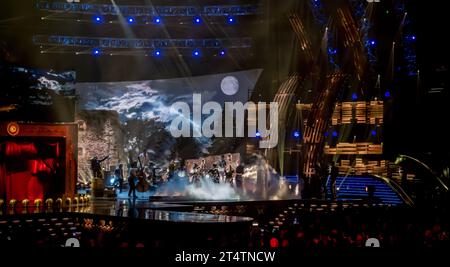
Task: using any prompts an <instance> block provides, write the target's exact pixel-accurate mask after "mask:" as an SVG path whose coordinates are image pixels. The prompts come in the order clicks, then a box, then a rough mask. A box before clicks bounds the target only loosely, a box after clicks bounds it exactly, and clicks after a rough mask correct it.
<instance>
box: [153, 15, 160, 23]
mask: <svg viewBox="0 0 450 267" xmlns="http://www.w3.org/2000/svg"><path fill="white" fill-rule="evenodd" d="M153 23H155V24H161V18H160V17H155V18H153Z"/></svg>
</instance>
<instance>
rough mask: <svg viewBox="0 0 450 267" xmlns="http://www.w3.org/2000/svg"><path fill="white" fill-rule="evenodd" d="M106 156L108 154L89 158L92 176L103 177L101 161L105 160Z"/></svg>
mask: <svg viewBox="0 0 450 267" xmlns="http://www.w3.org/2000/svg"><path fill="white" fill-rule="evenodd" d="M108 158H109V156H106V157H104V158H103V159H101V160H99V159H98V158H97V156H95V157H94V158H92V159H91V170H92V174H93V175H94V178H100V179H103V175H102V166H101V163H102V162H103V161H105V160H107V159H108Z"/></svg>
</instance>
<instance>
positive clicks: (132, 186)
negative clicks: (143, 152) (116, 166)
mask: <svg viewBox="0 0 450 267" xmlns="http://www.w3.org/2000/svg"><path fill="white" fill-rule="evenodd" d="M136 179H137V173H136V170H135V169H132V170H131V171H130V176H128V185H129V187H130V190H129V191H128V197H131V193H133V198H136Z"/></svg>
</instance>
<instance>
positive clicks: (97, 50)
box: [92, 48, 101, 56]
mask: <svg viewBox="0 0 450 267" xmlns="http://www.w3.org/2000/svg"><path fill="white" fill-rule="evenodd" d="M100 52H101V51H100V49H98V48H94V49H93V50H92V54H93V55H94V56H98V55H100Z"/></svg>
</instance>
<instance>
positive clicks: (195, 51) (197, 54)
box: [192, 49, 201, 57]
mask: <svg viewBox="0 0 450 267" xmlns="http://www.w3.org/2000/svg"><path fill="white" fill-rule="evenodd" d="M200 55H201V53H200V50H198V49H195V50H194V51H193V52H192V56H194V57H199V56H200Z"/></svg>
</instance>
